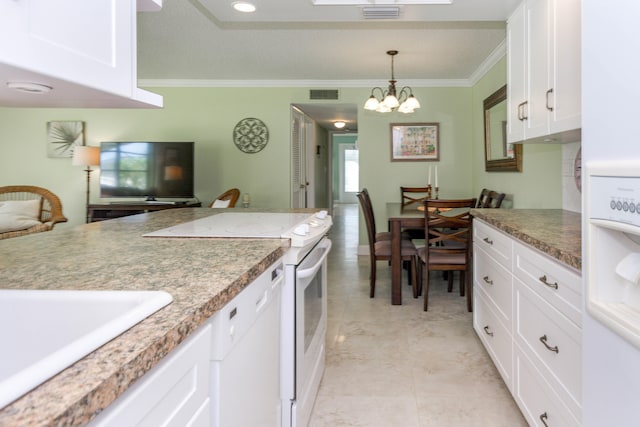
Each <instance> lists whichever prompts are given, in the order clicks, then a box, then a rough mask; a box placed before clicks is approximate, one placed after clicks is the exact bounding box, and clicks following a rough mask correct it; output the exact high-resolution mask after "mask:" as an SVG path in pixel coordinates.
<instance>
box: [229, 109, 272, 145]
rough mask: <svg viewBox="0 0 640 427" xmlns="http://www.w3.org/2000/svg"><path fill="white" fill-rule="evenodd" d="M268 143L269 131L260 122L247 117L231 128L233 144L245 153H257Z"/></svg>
mask: <svg viewBox="0 0 640 427" xmlns="http://www.w3.org/2000/svg"><path fill="white" fill-rule="evenodd" d="M267 142H269V129H267V125H265V124H264V123H263V122H262V120H260V119H254V118H252V117H247V118H246V119H242V120H240V121H239V122H238V124H237V125H236V127H235V128H233V143H234V144H236V147H238V150H240V151H244V152H245V153H257V152H259V151H261V150H262V149H263V148H264V147H265V146H266V145H267Z"/></svg>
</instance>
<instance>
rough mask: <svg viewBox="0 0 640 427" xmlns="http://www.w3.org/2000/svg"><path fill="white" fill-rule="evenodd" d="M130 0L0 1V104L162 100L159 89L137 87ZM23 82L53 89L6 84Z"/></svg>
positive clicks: (149, 1)
mask: <svg viewBox="0 0 640 427" xmlns="http://www.w3.org/2000/svg"><path fill="white" fill-rule="evenodd" d="M140 4H141V6H142V8H143V9H144V10H153V9H154V8H155V9H157V7H160V5H161V3H160V2H159V1H154V0H146V1H141V2H140ZM136 6H137V2H136V1H135V0H92V1H86V0H56V1H50V0H11V1H4V2H0V83H1V86H0V105H2V106H18V107H20V106H35V107H158V106H162V97H161V96H159V95H156V94H153V93H150V92H146V91H144V90H141V89H139V88H138V87H137V48H136V26H137V25H136V13H137V7H136ZM24 83H27V84H36V85H42V86H44V87H45V88H44V89H46V87H49V88H51V90H50V91H49V92H47V93H25V91H24V90H23V91H20V90H14V89H12V88H10V87H9V86H10V85H16V84H17V85H18V86H22V84H24ZM29 90H35V89H29V87H27V92H28V91H29Z"/></svg>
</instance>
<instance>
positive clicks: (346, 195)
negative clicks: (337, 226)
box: [334, 134, 360, 203]
mask: <svg viewBox="0 0 640 427" xmlns="http://www.w3.org/2000/svg"><path fill="white" fill-rule="evenodd" d="M338 136H339V138H334V139H337V141H336V142H335V145H336V146H337V153H338V159H337V160H338V161H337V162H336V164H337V178H338V179H337V181H338V183H337V184H338V185H337V187H336V186H334V188H337V192H336V194H335V195H334V202H335V203H357V198H356V196H357V193H358V191H360V190H359V188H360V163H359V152H358V147H357V140H355V141H353V142H345V140H346V139H350V138H357V135H356V134H351V135H344V134H342V135H334V137H338Z"/></svg>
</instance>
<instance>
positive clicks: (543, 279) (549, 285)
mask: <svg viewBox="0 0 640 427" xmlns="http://www.w3.org/2000/svg"><path fill="white" fill-rule="evenodd" d="M538 280H540V281H541V282H542V283H543V284H545V285H546V286H548V287H550V288H553V289H558V282H554V283H549V281H548V279H547V275H546V274H545V275H544V276H542V277H540V278H539V279H538Z"/></svg>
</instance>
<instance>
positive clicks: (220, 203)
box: [211, 199, 231, 208]
mask: <svg viewBox="0 0 640 427" xmlns="http://www.w3.org/2000/svg"><path fill="white" fill-rule="evenodd" d="M229 203H231V200H218V199H216V200H215V201H214V202H213V206H211V207H212V208H228V207H229Z"/></svg>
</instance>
